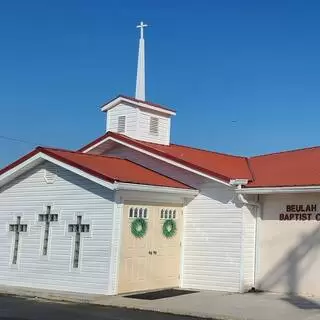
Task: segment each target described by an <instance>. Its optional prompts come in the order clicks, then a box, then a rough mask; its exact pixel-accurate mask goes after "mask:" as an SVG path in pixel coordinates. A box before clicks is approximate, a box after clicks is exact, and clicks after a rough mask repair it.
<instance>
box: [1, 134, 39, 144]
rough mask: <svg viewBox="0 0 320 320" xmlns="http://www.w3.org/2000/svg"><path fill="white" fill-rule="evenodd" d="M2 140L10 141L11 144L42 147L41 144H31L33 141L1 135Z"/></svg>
mask: <svg viewBox="0 0 320 320" xmlns="http://www.w3.org/2000/svg"><path fill="white" fill-rule="evenodd" d="M0 139H3V140H8V141H11V142H16V143H24V144H28V145H32V146H38V145H41V143H35V142H31V141H28V140H24V139H20V138H12V137H8V136H3V135H0Z"/></svg>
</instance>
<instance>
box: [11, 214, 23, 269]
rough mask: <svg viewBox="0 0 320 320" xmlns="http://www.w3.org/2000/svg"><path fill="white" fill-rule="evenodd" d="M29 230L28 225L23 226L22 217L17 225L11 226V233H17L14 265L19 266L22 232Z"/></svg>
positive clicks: (18, 219)
mask: <svg viewBox="0 0 320 320" xmlns="http://www.w3.org/2000/svg"><path fill="white" fill-rule="evenodd" d="M27 228H28V226H27V225H26V224H21V217H20V216H18V217H17V223H16V224H10V225H9V231H12V232H15V239H14V249H13V258H12V264H17V259H18V250H19V238H20V232H27Z"/></svg>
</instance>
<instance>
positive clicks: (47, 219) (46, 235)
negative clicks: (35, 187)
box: [39, 206, 58, 256]
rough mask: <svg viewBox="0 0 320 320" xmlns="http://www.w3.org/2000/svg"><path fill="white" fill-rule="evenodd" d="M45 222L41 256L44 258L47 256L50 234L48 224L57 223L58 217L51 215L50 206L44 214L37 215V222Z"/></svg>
mask: <svg viewBox="0 0 320 320" xmlns="http://www.w3.org/2000/svg"><path fill="white" fill-rule="evenodd" d="M43 221H44V222H45V225H44V236H43V249H42V254H43V255H44V256H46V255H47V254H48V241H49V232H50V222H53V221H58V215H57V214H52V213H51V206H47V212H46V214H39V222H43Z"/></svg>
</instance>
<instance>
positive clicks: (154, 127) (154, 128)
mask: <svg viewBox="0 0 320 320" xmlns="http://www.w3.org/2000/svg"><path fill="white" fill-rule="evenodd" d="M150 133H151V134H153V135H155V136H157V135H158V134H159V118H156V117H151V118H150Z"/></svg>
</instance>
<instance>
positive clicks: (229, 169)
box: [79, 132, 252, 182]
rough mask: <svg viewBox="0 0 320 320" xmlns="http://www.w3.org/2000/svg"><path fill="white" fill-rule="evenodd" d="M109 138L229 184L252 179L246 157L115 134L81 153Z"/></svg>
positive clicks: (109, 134) (86, 147)
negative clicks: (235, 180)
mask: <svg viewBox="0 0 320 320" xmlns="http://www.w3.org/2000/svg"><path fill="white" fill-rule="evenodd" d="M107 137H113V138H116V139H118V140H121V141H123V142H127V143H129V144H131V145H134V146H136V147H140V148H142V149H144V150H147V151H150V152H153V153H155V154H157V155H159V156H162V157H164V158H167V159H170V160H173V161H175V162H177V163H180V164H182V165H185V166H188V167H190V168H192V169H195V170H198V171H201V172H203V173H206V174H208V175H213V176H215V177H217V178H219V179H222V180H224V181H227V182H229V180H230V179H235V178H242V179H248V180H251V179H252V174H251V172H250V169H249V166H248V163H247V158H245V157H239V156H232V155H229V154H224V153H218V152H213V151H207V150H202V149H197V148H191V147H186V146H182V145H177V144H170V145H168V146H167V145H162V144H156V143H150V142H144V141H140V140H135V139H132V138H129V137H127V136H125V135H122V134H118V133H114V132H108V133H106V134H105V135H103V136H102V137H99V138H98V139H96V140H94V141H92V142H91V143H89V144H88V145H86V146H85V147H83V148H81V149H80V150H79V151H85V150H86V149H88V148H89V147H91V146H93V145H95V144H97V143H99V142H102V141H103V140H104V139H106V138H107Z"/></svg>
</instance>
